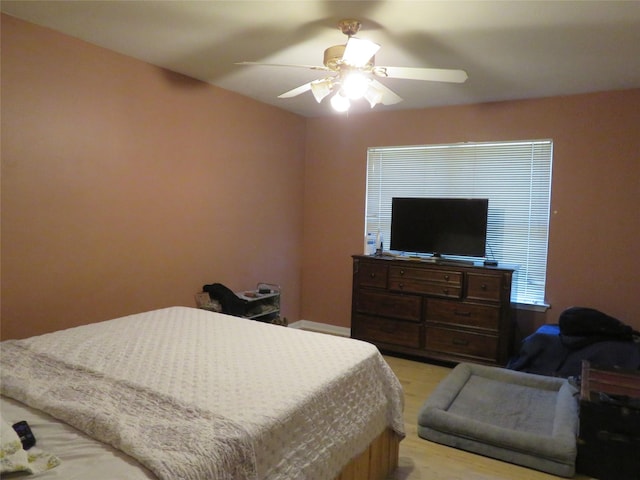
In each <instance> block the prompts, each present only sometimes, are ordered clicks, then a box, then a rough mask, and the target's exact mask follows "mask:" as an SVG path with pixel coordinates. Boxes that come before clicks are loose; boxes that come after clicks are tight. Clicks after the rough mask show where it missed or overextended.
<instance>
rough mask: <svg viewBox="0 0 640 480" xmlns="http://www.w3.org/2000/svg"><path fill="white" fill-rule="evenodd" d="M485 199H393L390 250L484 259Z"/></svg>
mask: <svg viewBox="0 0 640 480" xmlns="http://www.w3.org/2000/svg"><path fill="white" fill-rule="evenodd" d="M488 210H489V200H488V199H486V198H471V199H469V198H422V197H421V198H393V199H392V200H391V243H390V248H391V250H395V251H399V252H409V253H430V254H433V255H434V256H436V257H439V256H441V255H456V256H465V257H484V256H485V245H486V243H487V213H488Z"/></svg>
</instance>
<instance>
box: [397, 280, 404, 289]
mask: <svg viewBox="0 0 640 480" xmlns="http://www.w3.org/2000/svg"><path fill="white" fill-rule="evenodd" d="M398 288H399V289H400V290H402V289H403V288H404V283H402V282H400V283H399V284H398Z"/></svg>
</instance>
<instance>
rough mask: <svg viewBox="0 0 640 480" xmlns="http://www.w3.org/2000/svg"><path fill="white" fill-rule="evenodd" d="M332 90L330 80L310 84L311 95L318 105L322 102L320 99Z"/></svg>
mask: <svg viewBox="0 0 640 480" xmlns="http://www.w3.org/2000/svg"><path fill="white" fill-rule="evenodd" d="M332 88H333V82H332V81H331V79H330V78H325V79H322V80H317V81H315V82H311V93H313V96H314V98H315V99H316V101H317V102H318V103H320V102H322V99H323V98H324V97H326V96H327V95H329V94H330V93H331V89H332Z"/></svg>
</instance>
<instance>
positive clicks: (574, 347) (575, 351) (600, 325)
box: [507, 307, 640, 378]
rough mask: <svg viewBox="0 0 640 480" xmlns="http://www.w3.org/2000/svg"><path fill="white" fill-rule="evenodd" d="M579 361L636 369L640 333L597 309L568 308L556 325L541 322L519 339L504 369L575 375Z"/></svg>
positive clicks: (638, 356)
mask: <svg viewBox="0 0 640 480" xmlns="http://www.w3.org/2000/svg"><path fill="white" fill-rule="evenodd" d="M582 360H588V361H589V362H590V363H591V364H592V365H597V366H599V367H605V368H606V367H608V368H622V369H628V370H638V369H640V334H639V333H638V332H636V331H634V330H633V329H632V328H631V327H629V326H627V325H624V324H623V323H622V322H620V321H619V320H617V319H615V318H613V317H610V316H608V315H606V314H604V313H602V312H598V311H597V310H594V309H591V308H585V307H572V308H570V309H567V310H565V311H564V312H563V313H562V314H561V315H560V319H559V324H558V325H543V326H542V327H540V328H539V329H538V330H537V331H536V332H535V333H533V334H532V335H530V336H528V337H527V338H525V339H524V340H523V341H522V344H521V346H520V350H519V352H518V354H517V355H516V356H515V357H513V358H512V359H511V360H510V361H509V363H508V365H507V368H509V369H512V370H519V371H522V372H528V373H537V374H540V375H549V376H556V377H565V378H568V377H578V376H580V374H581V369H582Z"/></svg>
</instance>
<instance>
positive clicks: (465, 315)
mask: <svg viewBox="0 0 640 480" xmlns="http://www.w3.org/2000/svg"><path fill="white" fill-rule="evenodd" d="M453 314H454V315H456V316H458V317H470V316H471V312H461V311H459V310H454V312H453Z"/></svg>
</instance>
